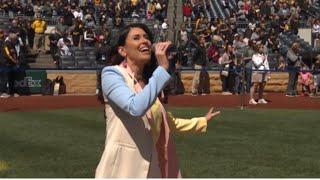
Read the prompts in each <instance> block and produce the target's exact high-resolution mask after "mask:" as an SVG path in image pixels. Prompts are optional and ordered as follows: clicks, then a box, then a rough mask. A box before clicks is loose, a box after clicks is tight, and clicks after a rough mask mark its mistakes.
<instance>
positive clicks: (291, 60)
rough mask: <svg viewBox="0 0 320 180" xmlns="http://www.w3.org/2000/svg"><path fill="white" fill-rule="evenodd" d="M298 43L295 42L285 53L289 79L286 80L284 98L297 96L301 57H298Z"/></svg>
mask: <svg viewBox="0 0 320 180" xmlns="http://www.w3.org/2000/svg"><path fill="white" fill-rule="evenodd" d="M299 48H300V45H299V43H297V42H295V43H293V44H292V45H291V48H289V50H288V52H287V62H288V66H287V68H288V72H289V79H288V86H287V91H286V96H288V97H294V96H297V95H298V93H297V82H298V76H299V71H300V67H301V57H300V55H299Z"/></svg>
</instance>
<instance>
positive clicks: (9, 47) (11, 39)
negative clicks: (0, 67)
mask: <svg viewBox="0 0 320 180" xmlns="http://www.w3.org/2000/svg"><path fill="white" fill-rule="evenodd" d="M17 38H18V37H17V35H16V34H14V33H10V34H9V36H8V38H7V39H6V40H5V41H4V43H3V46H2V54H3V56H4V59H5V60H6V62H5V63H6V72H5V75H6V77H5V80H6V81H5V82H4V84H7V83H8V84H9V86H8V88H9V89H8V90H7V92H8V93H9V94H10V95H13V96H14V97H17V96H19V94H18V93H17V91H16V89H15V88H14V85H15V84H14V82H15V77H16V75H15V74H16V68H17V67H18V66H19V61H18V58H17V52H16V48H15V45H16V42H17Z"/></svg>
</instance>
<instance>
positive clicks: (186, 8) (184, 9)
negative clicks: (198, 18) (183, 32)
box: [182, 3, 192, 22]
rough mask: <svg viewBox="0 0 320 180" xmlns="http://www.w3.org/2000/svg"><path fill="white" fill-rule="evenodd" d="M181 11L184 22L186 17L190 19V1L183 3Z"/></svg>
mask: <svg viewBox="0 0 320 180" xmlns="http://www.w3.org/2000/svg"><path fill="white" fill-rule="evenodd" d="M182 12H183V20H184V22H186V21H187V20H188V19H190V17H191V13H192V8H191V5H190V3H184V5H183V7H182Z"/></svg>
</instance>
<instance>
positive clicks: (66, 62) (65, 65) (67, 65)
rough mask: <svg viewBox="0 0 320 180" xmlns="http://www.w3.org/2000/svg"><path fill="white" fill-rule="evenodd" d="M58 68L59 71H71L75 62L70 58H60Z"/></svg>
mask: <svg viewBox="0 0 320 180" xmlns="http://www.w3.org/2000/svg"><path fill="white" fill-rule="evenodd" d="M59 67H60V68H61V69H72V68H75V61H74V59H73V57H72V56H60V58H59Z"/></svg>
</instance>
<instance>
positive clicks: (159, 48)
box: [155, 41, 171, 70]
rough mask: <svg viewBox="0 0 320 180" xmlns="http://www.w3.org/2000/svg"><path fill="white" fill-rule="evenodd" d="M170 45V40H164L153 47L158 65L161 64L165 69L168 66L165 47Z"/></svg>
mask: <svg viewBox="0 0 320 180" xmlns="http://www.w3.org/2000/svg"><path fill="white" fill-rule="evenodd" d="M170 45H171V41H166V42H159V43H157V44H156V47H155V55H156V58H157V61H158V65H159V66H162V67H163V68H165V69H166V70H167V69H168V68H169V61H168V56H167V49H168V47H169V46H170Z"/></svg>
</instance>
